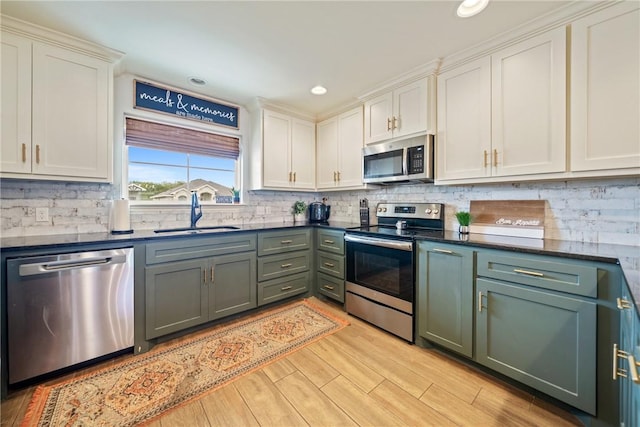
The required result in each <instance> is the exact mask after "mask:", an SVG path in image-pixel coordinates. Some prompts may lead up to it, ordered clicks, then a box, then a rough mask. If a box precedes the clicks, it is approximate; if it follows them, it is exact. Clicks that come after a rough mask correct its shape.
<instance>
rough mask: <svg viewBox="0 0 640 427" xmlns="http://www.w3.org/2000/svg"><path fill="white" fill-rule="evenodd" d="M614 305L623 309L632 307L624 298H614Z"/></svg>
mask: <svg viewBox="0 0 640 427" xmlns="http://www.w3.org/2000/svg"><path fill="white" fill-rule="evenodd" d="M616 306H617V307H618V310H625V309H628V308H631V307H633V306H632V305H631V303H630V302H629V301H627V300H626V299H624V298H616Z"/></svg>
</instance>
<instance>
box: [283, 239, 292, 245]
mask: <svg viewBox="0 0 640 427" xmlns="http://www.w3.org/2000/svg"><path fill="white" fill-rule="evenodd" d="M290 243H293V240H280V244H281V245H288V244H290Z"/></svg>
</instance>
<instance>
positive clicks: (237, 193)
mask: <svg viewBox="0 0 640 427" xmlns="http://www.w3.org/2000/svg"><path fill="white" fill-rule="evenodd" d="M231 192H232V193H233V203H240V190H236V188H235V187H231Z"/></svg>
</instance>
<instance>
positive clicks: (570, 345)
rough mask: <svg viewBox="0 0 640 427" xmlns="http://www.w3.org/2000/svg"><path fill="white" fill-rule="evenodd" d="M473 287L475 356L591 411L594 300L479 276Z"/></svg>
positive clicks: (593, 396) (593, 398)
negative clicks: (474, 294) (474, 287)
mask: <svg viewBox="0 0 640 427" xmlns="http://www.w3.org/2000/svg"><path fill="white" fill-rule="evenodd" d="M476 291H477V296H478V299H477V301H476V305H477V307H478V309H477V311H476V360H477V361H478V362H479V363H481V364H483V365H485V366H487V367H489V368H491V369H494V370H496V371H498V372H501V373H503V374H505V375H507V376H509V377H511V378H513V379H516V380H518V381H520V382H522V383H524V384H527V385H529V386H531V387H533V388H535V389H537V390H540V391H542V392H544V393H546V394H548V395H549V396H552V397H555V398H556V399H558V400H561V401H563V402H565V403H567V404H569V405H572V406H575V407H576V408H578V409H581V410H583V411H585V412H587V413H589V414H592V415H595V413H596V376H595V374H594V373H595V372H596V307H597V305H596V304H595V303H594V302H590V301H586V300H584V299H581V298H579V297H571V296H565V295H562V294H558V293H553V292H547V291H542V290H535V289H532V288H527V287H523V286H519V285H515V284H514V285H511V284H507V283H503V282H498V281H494V280H489V279H484V278H478V279H477V280H476Z"/></svg>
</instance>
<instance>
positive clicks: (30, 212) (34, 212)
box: [27, 208, 36, 216]
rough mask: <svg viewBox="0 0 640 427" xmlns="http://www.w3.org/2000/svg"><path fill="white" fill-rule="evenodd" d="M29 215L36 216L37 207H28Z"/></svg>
mask: <svg viewBox="0 0 640 427" xmlns="http://www.w3.org/2000/svg"><path fill="white" fill-rule="evenodd" d="M27 216H36V208H27Z"/></svg>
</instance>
